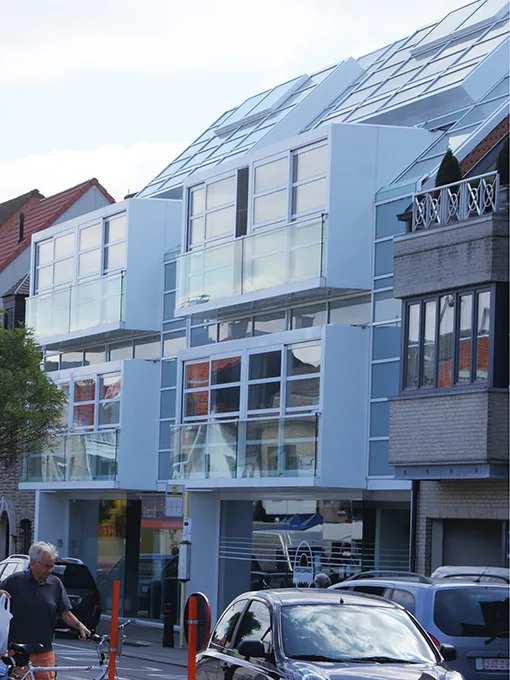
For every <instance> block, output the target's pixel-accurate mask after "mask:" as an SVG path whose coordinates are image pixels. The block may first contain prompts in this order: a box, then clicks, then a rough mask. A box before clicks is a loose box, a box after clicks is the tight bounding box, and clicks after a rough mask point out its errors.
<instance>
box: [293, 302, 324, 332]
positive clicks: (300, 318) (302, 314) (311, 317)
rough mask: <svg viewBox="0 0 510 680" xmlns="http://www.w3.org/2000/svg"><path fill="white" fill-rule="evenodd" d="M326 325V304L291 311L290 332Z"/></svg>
mask: <svg viewBox="0 0 510 680" xmlns="http://www.w3.org/2000/svg"><path fill="white" fill-rule="evenodd" d="M325 323H326V304H325V303H323V304H320V305H310V306H309V307H299V308H298V309H293V310H292V330H295V329H296V328H311V327H312V326H324V324H325Z"/></svg>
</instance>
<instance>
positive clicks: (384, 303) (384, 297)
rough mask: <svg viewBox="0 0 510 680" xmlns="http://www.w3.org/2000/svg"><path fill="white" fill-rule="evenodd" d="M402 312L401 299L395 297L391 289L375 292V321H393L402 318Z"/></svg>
mask: <svg viewBox="0 0 510 680" xmlns="http://www.w3.org/2000/svg"><path fill="white" fill-rule="evenodd" d="M401 313H402V302H401V300H398V299H395V298H394V297H393V293H392V292H391V291H389V290H388V291H386V292H384V293H375V295H374V321H391V320H393V319H400V315H401Z"/></svg>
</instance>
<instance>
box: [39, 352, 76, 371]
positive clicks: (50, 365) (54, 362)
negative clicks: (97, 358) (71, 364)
mask: <svg viewBox="0 0 510 680" xmlns="http://www.w3.org/2000/svg"><path fill="white" fill-rule="evenodd" d="M85 365H86V364H85ZM44 370H45V372H46V373H49V372H50V371H58V354H46V356H45V357H44Z"/></svg>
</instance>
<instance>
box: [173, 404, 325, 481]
mask: <svg viewBox="0 0 510 680" xmlns="http://www.w3.org/2000/svg"><path fill="white" fill-rule="evenodd" d="M317 442H318V416H317V415H316V414H312V415H305V414H301V415H296V416H285V417H283V418H282V417H274V418H267V417H266V418H251V419H250V420H227V419H220V418H218V419H217V420H215V421H209V422H202V423H200V422H196V423H186V424H183V425H177V426H175V427H174V428H173V431H172V455H171V459H170V465H171V478H172V479H233V478H254V483H256V482H255V479H257V478H260V477H264V478H271V477H276V478H278V477H279V478H281V477H314V476H315V474H316V473H315V469H316V459H317Z"/></svg>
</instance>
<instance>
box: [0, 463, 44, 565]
mask: <svg viewBox="0 0 510 680" xmlns="http://www.w3.org/2000/svg"><path fill="white" fill-rule="evenodd" d="M19 479H20V465H19V463H18V464H16V463H11V464H9V465H7V466H5V465H4V464H3V462H0V498H3V499H4V500H5V501H10V502H11V503H12V505H13V506H14V511H15V517H16V526H15V527H12V526H10V527H9V531H10V533H11V534H13V533H15V534H16V538H15V539H14V541H11V545H12V542H14V545H12V550H11V552H22V550H23V536H22V532H21V520H23V519H28V520H30V522H31V524H32V540H33V529H34V518H35V491H21V490H20V489H19V488H18V485H19Z"/></svg>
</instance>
